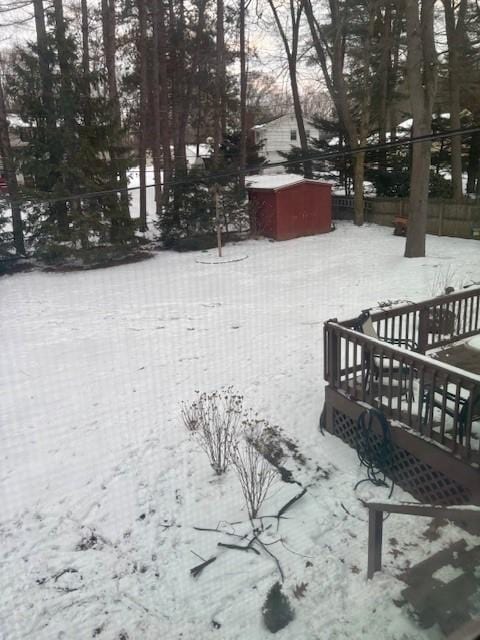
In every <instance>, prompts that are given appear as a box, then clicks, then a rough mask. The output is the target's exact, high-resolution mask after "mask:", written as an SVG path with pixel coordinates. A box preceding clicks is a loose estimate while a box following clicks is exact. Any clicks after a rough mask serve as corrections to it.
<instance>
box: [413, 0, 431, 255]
mask: <svg viewBox="0 0 480 640" xmlns="http://www.w3.org/2000/svg"><path fill="white" fill-rule="evenodd" d="M434 4H435V0H406V2H405V11H406V24H407V45H408V55H407V72H408V86H409V90H410V105H411V111H412V115H413V128H412V134H413V136H414V137H416V136H422V135H427V134H429V133H431V130H432V112H433V104H434V98H435V91H436V77H437V74H436V67H437V54H436V50H435V40H434V30H433V29H434V27H433V25H434V21H433V16H434V12H433V10H434ZM430 159H431V142H430V141H425V142H417V143H414V144H413V151H412V166H411V172H410V199H409V222H408V231H407V241H406V244H405V257H407V258H419V257H422V256H424V255H425V235H426V231H427V214H428V190H429V183H430Z"/></svg>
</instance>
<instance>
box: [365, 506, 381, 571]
mask: <svg viewBox="0 0 480 640" xmlns="http://www.w3.org/2000/svg"><path fill="white" fill-rule="evenodd" d="M382 536H383V511H377V510H376V509H372V508H370V507H369V509H368V568H367V578H368V579H370V578H372V577H373V574H374V573H375V572H376V571H380V570H381V568H382Z"/></svg>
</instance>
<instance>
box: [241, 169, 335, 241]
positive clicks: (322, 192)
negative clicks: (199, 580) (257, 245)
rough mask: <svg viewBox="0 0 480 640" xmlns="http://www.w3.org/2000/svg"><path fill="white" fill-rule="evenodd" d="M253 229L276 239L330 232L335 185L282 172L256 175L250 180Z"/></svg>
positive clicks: (249, 190) (249, 189)
mask: <svg viewBox="0 0 480 640" xmlns="http://www.w3.org/2000/svg"><path fill="white" fill-rule="evenodd" d="M248 192H249V200H250V202H251V203H252V204H253V211H254V213H253V215H254V218H255V219H254V220H252V225H253V228H255V229H256V231H257V232H258V233H260V234H262V235H265V236H268V237H270V238H274V239H275V240H289V239H290V238H298V237H300V236H311V235H315V234H317V233H327V232H328V231H330V228H331V222H332V193H331V185H330V184H327V183H325V182H318V181H317V180H305V179H304V178H300V177H299V176H294V175H289V174H282V175H271V176H254V177H253V178H250V179H249V181H248Z"/></svg>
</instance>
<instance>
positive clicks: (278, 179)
mask: <svg viewBox="0 0 480 640" xmlns="http://www.w3.org/2000/svg"><path fill="white" fill-rule="evenodd" d="M303 181H304V178H302V176H299V175H297V174H295V173H278V174H274V175H264V176H251V177H250V178H247V187H248V188H250V189H275V190H276V189H283V188H284V187H289V186H291V185H292V184H297V183H300V182H303Z"/></svg>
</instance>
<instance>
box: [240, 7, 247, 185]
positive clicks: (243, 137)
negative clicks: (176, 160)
mask: <svg viewBox="0 0 480 640" xmlns="http://www.w3.org/2000/svg"><path fill="white" fill-rule="evenodd" d="M245 1H246V0H240V14H239V31H240V167H239V170H240V176H239V181H240V188H241V189H244V188H245V169H246V166H247V52H246V46H245V13H246V7H245Z"/></svg>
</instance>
